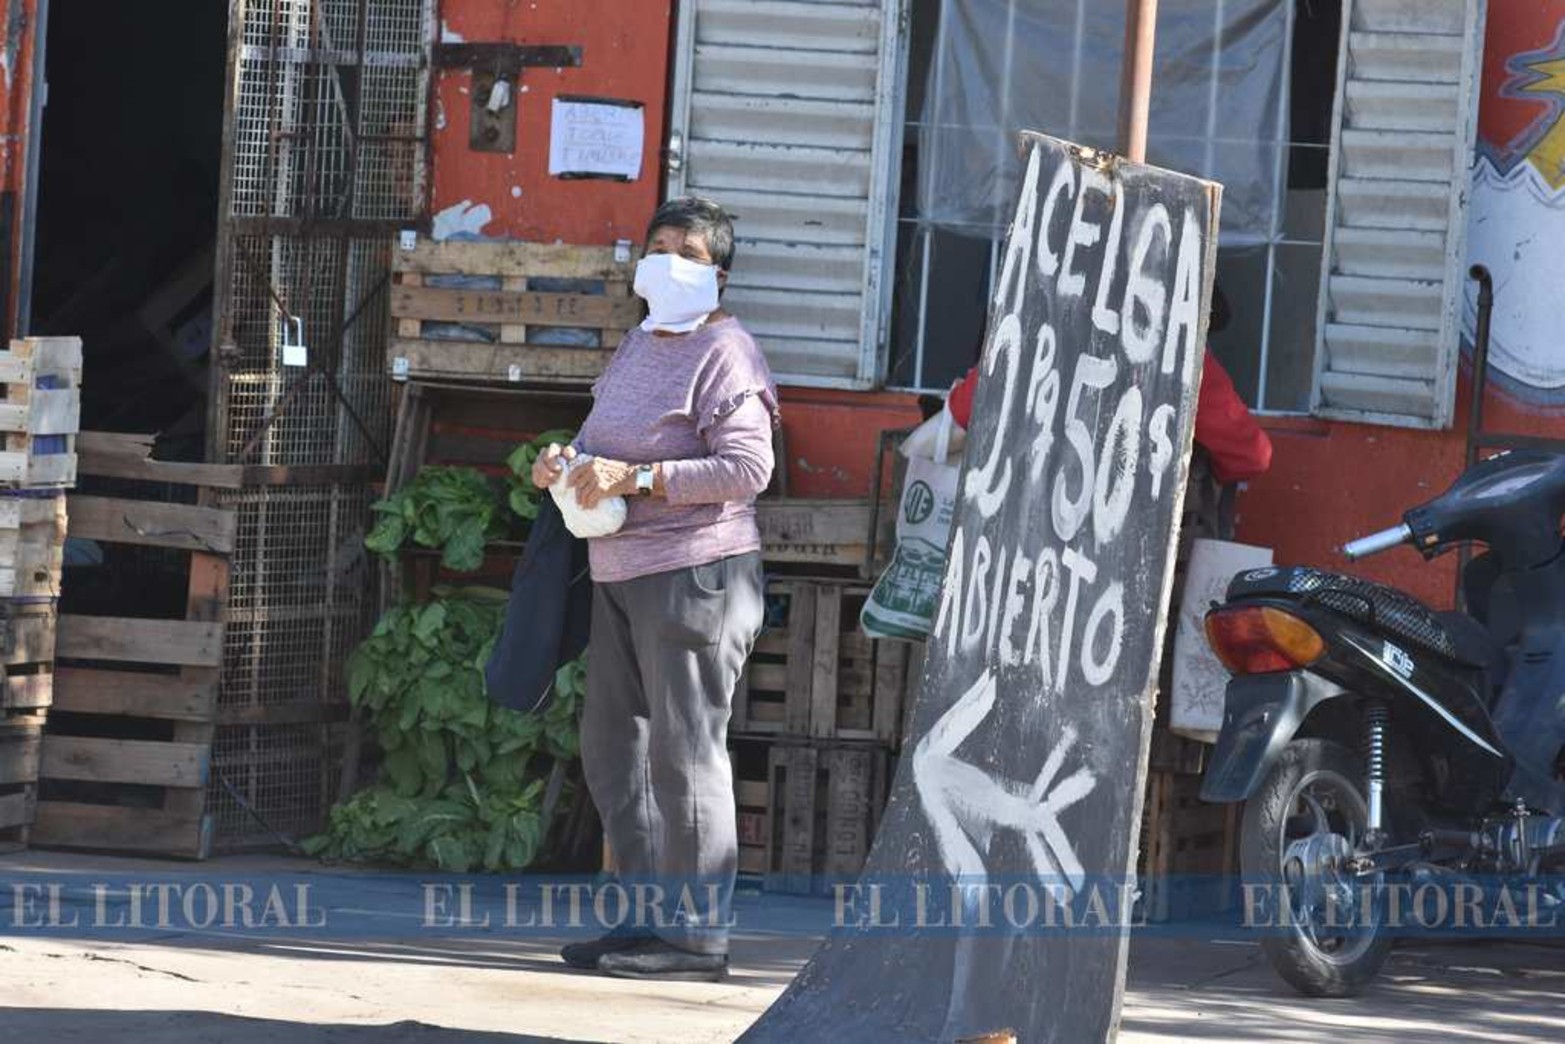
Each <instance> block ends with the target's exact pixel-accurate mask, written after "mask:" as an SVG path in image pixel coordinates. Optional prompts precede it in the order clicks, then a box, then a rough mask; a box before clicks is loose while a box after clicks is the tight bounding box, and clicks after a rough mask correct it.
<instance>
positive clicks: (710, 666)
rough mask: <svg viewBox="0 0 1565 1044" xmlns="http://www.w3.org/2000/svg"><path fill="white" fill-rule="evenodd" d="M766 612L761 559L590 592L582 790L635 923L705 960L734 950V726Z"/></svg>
mask: <svg viewBox="0 0 1565 1044" xmlns="http://www.w3.org/2000/svg"><path fill="white" fill-rule="evenodd" d="M764 612H765V603H764V594H763V585H762V578H761V556H760V555H759V553H751V554H746V555H737V556H735V557H732V558H725V559H722V560H721V561H718V562H712V563H710V564H708V565H701V566H694V567H692V568H689V569H680V570H675V571H673V572H668V573H657V574H654V575H652V576H645V577H638V578H637V579H635V580H627V581H624V582H621V583H609V584H598V585H596V587H595V588H594V591H593V600H592V634H591V638H590V641H589V644H588V647H587V649H588V651H587V699H586V704H585V706H584V707H583V709H582V723H581V753H582V764H583V767H584V768H585V770H586V776H587V789H588V790H589V791H590V792H591V794H592V800H593V803H594V804H595V805H597V807H598V814H599V815H600V816H601V817H602V819H603V829H604V832H605V834H606V836H607V838H608V842H609V845H610V846H611V848H612V849H613V852H614V857H615V862H616V864H617V871H618V874H619V877H620V881H621V883H622V884H623V885H624V886H625V887H626V889H627V890H628V891H630V892H633V893H635V896H636V899H637V901H638V902H637V906H639V907H640V909H639V910H638V909H633V910H632V911H631V912H632V915H635V916H637V917H638V919H639V920H640V921H641V922H642V926H644V927H647V928H649V929H651V930H653V931H655V932H656V933H657V934H658V935H659V936H661V937H662V938H664V939H665V940H667V941H668V942H671V943H673V944H674V945H676V946H680V947H683V948H685V949H688V950H693V951H696V952H699V953H727V952H728V923H729V915H730V907H731V902H732V898H733V887H734V874H735V873H736V871H737V870H738V862H739V849H738V839H737V836H736V828H735V823H734V786H733V776H732V772H731V769H730V767H729V761H728V747H727V732H728V717H729V714H730V712H731V711H732V708H733V695H734V687H735V685H736V684H737V683H738V681H739V674H740V672H741V671H742V670H743V669H744V663H745V660H746V659H747V658H748V657H749V655H750V648H751V646H752V645H753V644H754V643H755V638H756V635H757V634H758V633H759V632H760V629H761V622H762V616H763V615H764ZM655 902H656V903H657V909H656V910H653V909H652V906H653V903H655ZM658 922H661V924H660V923H658Z"/></svg>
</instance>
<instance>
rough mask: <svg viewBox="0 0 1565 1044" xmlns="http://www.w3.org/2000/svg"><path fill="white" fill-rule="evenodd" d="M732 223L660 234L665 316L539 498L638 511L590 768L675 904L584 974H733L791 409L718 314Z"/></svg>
mask: <svg viewBox="0 0 1565 1044" xmlns="http://www.w3.org/2000/svg"><path fill="white" fill-rule="evenodd" d="M733 255H734V233H733V224H732V221H731V220H730V218H729V216H728V215H727V214H726V213H725V212H724V211H723V209H722V207H720V206H718V205H717V204H716V203H713V202H712V201H710V200H704V199H694V198H689V199H676V200H671V201H669V202H668V203H665V204H664V205H663V206H662V207H661V208H659V209H658V212H657V213H656V214H655V215H653V218H652V223H651V225H650V227H649V229H648V233H647V244H646V255H645V256H644V257H643V258H642V260H641V262H640V263H639V264H638V265H637V267H636V283H635V289H636V293H637V294H638V295H639V296H641V297H642V298H643V299H645V300H646V303H647V310H648V316H647V319H646V321H645V322H643V323H642V324H641V326H640V328H638V329H635V330H632V331H630V333H628V334H627V335H626V336H625V339H624V341H623V342H621V344H620V346H619V350H618V351H617V352H615V354H614V357H613V358H612V359H611V360H610V361H609V364H608V367H607V369H606V370H605V371H604V374H603V376H602V377H601V378H600V379H599V380H598V383H597V384H596V385H595V386H594V388H593V394H594V403H593V408H592V412H591V413H590V414H589V415H588V417H587V421H586V423H585V424H584V425H583V426H582V429H581V434H580V435H579V436H578V438H577V440H576V442H575V443H574V444H573V445H572V446H570V447H566V448H563V449H562V448H561V447H558V446H551V447H549V449H548V450H547V451H546V452H545V453H544V454H543V455H542V456H540V457H539V460H538V463H537V464H536V465H535V467H534V474H533V479H534V481H535V482H537V484H538V485H539V487H540V488H541V487H546V486H549V485H552V484H553V483H554V481H555V480H556V479H557V478H558V477H559V476H560V473H561V472H562V471H563V470H564V462H565V461H569V460H572V459H574V458H575V457H576V456H577V455H578V454H579V455H583V456H585V457H587V458H589V459H586V460H584V461H583V462H582V463H580V464H579V465H576V466H574V467H572V468H571V470H570V474H569V476H568V477H567V478H566V481H568V482H569V483H570V484H571V485H572V486H573V487H574V488H575V491H576V496H577V499H578V501H579V502H580V503H581V504H582V505H583V506H585V507H589V508H590V507H592V506H594V505H595V504H597V503H598V502H599V501H600V500H602V499H603V498H604V497H609V496H623V497H625V498H626V499H627V501H628V507H629V512H628V514H627V516H626V520H625V524H624V526H623V528H621V529H620V530H619V532H617V533H615V534H614V535H612V536H607V537H601V538H597V539H594V540H591V541H589V544H588V550H589V557H590V561H591V566H592V578H593V582H594V591H593V608H592V632H591V639H590V643H589V646H588V667H587V698H586V703H585V706H584V708H583V717H582V726H581V743H582V763H583V766H584V768H585V770H586V777H587V787H588V790H589V791H590V792H591V794H592V799H593V803H594V804H595V805H596V806H597V808H598V813H599V815H600V816H601V817H602V819H603V825H604V831H605V834H606V835H607V837H608V841H609V844H610V846H611V847H612V849H613V851H614V855H615V859H616V862H617V864H618V867H617V869H618V872H619V875H620V877H621V879H622V881H623V882H624V883H625V884H626V885H627V887H629V888H631V889H632V890H636V886H641V888H640V894H641V895H643V896H649V895H650V896H653V897H659V898H660V899H661V901H660V902H659V903H658V904H657V906H656V907H655V908H653V907H652V906H651V905H650V904H649V905H648V906H647V907H646V908H644V909H642V910H640V911H637V912H638V913H641V914H644V915H646V916H645V919H646V921H648V922H650V923H640V921H639V920H638V921H636V922H633V923H632V925H631V926H629V927H625V928H619V929H616V930H615V931H613V932H611V933H610V934H608V935H606V936H604V937H603V938H601V939H598V940H595V941H593V942H589V943H577V944H573V945H571V946H567V947H565V949H564V951H562V956H563V957H564V959H565V960H566V962H567V963H569V964H571V965H572V966H574V967H580V968H596V969H598V970H600V971H603V972H605V973H607V974H610V975H617V976H622V977H630V978H680V979H691V978H695V979H718V978H721V977H722V976H723V975H725V974H726V972H727V966H728V922H729V909H730V902H731V898H732V894H733V883H734V875H735V873H736V871H737V867H738V843H737V838H736V832H735V822H734V794H733V778H732V774H731V770H730V767H729V760H728V750H727V746H726V738H727V730H728V718H729V712H730V709H731V706H732V701H733V693H734V687H735V685H736V684H737V683H738V680H739V674H740V671H741V670H742V669H743V667H744V663H745V660H746V658H747V657H748V656H749V654H750V647H751V645H752V644H753V643H754V641H755V637H756V635H757V634H758V633H759V631H760V628H761V620H762V614H763V611H764V605H763V591H762V580H761V556H760V548H761V539H760V533H759V531H758V530H757V528H756V522H755V497H756V495H757V494H759V493H760V492H761V491H762V490H764V489H765V488H766V486H767V483H768V482H769V481H770V480H771V474H772V467H773V459H772V430H773V428H774V426H775V425H776V424H777V423H778V419H779V418H778V407H777V391H776V387H775V385H774V384H773V382H772V377H771V373H770V372H769V371H768V369H767V366H766V361H765V359H764V358H763V357H762V355H761V352H760V349H759V348H757V347H756V344H755V341H754V340H752V339H751V337H750V335H749V334H748V333H747V332H745V329H744V327H743V326H741V325H740V323H739V320H737V319H735V318H734V317H733V316H731V315H728V314H727V313H726V312H724V311H722V309H721V308H720V307H719V305H718V298H719V295H720V292H721V289H722V287H723V285H724V284H725V283H726V281H727V277H728V270H729V267H730V265H731V264H732V263H733Z"/></svg>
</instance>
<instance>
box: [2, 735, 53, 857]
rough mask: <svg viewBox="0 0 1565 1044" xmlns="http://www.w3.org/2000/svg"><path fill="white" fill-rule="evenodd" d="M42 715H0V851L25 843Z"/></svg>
mask: <svg viewBox="0 0 1565 1044" xmlns="http://www.w3.org/2000/svg"><path fill="white" fill-rule="evenodd" d="M42 739H43V717H42V716H41V715H27V714H9V715H0V851H3V850H5V849H7V848H14V847H17V846H19V845H25V844H27V840H28V832H29V830H30V829H31V827H32V823H33V816H34V814H35V810H36V808H37V803H38V760H39V758H38V752H39V747H40V746H41V743H42Z"/></svg>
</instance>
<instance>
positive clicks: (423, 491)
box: [364, 466, 507, 573]
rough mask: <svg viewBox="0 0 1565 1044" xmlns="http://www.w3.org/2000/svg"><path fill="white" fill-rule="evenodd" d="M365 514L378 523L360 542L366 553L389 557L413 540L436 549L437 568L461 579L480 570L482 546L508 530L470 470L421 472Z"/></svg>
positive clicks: (485, 483)
mask: <svg viewBox="0 0 1565 1044" xmlns="http://www.w3.org/2000/svg"><path fill="white" fill-rule="evenodd" d="M370 510H371V511H373V512H374V513H375V515H376V517H377V520H376V523H375V528H374V529H372V530H370V534H369V536H368V537H366V538H365V540H364V544H365V546H366V547H368V548H369V549H370V550H371V551H374V552H376V553H377V554H381V555H386V556H388V557H389V556H392V555H395V554H396V553H397V551H398V550H399V549H400V548H401V547H402V546H403V545H404V544H405V543H407V542H408V541H409V540H412V541H413V543H415V544H417V545H419V546H420V547H431V548H440V549H441V550H442V554H441V564H442V565H444V566H445V567H446V568H447V569H452V570H455V571H457V572H463V573H469V572H472V571H473V570H475V569H477V568H478V567H479V566H481V565H483V562H484V544H485V543H487V542H488V541H490V540H497V539H500V538H501V537H503V536H505V534H506V529H507V520H506V518H505V514H504V512H503V511H502V510H501V507H500V502H499V498H498V496H497V494H496V491H495V488H494V486H493V485H491V484H490V481H489V479H487V478H485V477H484V475H483V474H482V473H481V472H479V471H477V470H475V469H473V468H446V467H437V466H429V467H424V468H420V469H419V472H418V474H417V475H416V476H415V477H414V479H413V481H412V482H410V483H408V484H407V486H405V487H404V488H403V489H400V490H398V491H397V492H396V493H393V494H392V495H391V496H389V497H387V498H385V499H384V500H380V501H377V502H376V503H374V504H373V505H371V507H370Z"/></svg>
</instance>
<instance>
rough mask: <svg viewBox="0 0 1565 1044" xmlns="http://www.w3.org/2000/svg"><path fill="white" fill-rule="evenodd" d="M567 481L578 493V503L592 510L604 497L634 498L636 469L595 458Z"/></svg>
mask: <svg viewBox="0 0 1565 1044" xmlns="http://www.w3.org/2000/svg"><path fill="white" fill-rule="evenodd" d="M539 459H540V460H541V459H542V458H539ZM566 481H568V482H569V483H570V484H571V488H572V489H574V490H575V491H576V502H577V503H578V504H580V505H581V506H582V507H584V508H587V509H588V510H591V509H592V508H595V507H597V506H598V502H599V501H601V500H603V498H604V497H628V496H634V495H635V492H636V469H635V468H634V467H632V466H631V465H629V464H624V463H621V462H620V461H617V460H608V459H606V458H604V457H593V458H592V459H591V460H589V461H587V462H586V463H585V464H583V465H581V466H580V467H578V468H576V469H574V470H573V471H572V472H571V474H570V477H569V478H568V479H567V480H566Z"/></svg>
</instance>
